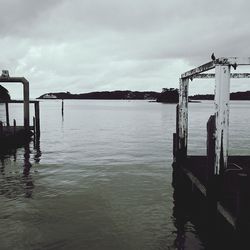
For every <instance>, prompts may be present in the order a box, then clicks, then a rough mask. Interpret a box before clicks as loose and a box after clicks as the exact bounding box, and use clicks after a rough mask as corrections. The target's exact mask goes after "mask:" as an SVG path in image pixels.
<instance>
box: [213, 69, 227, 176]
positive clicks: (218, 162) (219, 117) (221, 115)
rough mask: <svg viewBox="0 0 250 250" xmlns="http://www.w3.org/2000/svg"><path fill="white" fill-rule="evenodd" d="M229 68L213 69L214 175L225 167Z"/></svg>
mask: <svg viewBox="0 0 250 250" xmlns="http://www.w3.org/2000/svg"><path fill="white" fill-rule="evenodd" d="M229 99H230V66H229V65H216V67H215V166H214V174H215V175H219V174H221V173H222V172H223V171H224V169H225V168H226V167H227V160H228V132H229Z"/></svg>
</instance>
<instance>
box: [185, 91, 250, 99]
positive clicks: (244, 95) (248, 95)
mask: <svg viewBox="0 0 250 250" xmlns="http://www.w3.org/2000/svg"><path fill="white" fill-rule="evenodd" d="M189 99H190V100H214V95H193V96H190V97H189ZM230 100H250V91H244V92H243V91H242V92H234V93H231V94H230Z"/></svg>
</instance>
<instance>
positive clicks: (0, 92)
mask: <svg viewBox="0 0 250 250" xmlns="http://www.w3.org/2000/svg"><path fill="white" fill-rule="evenodd" d="M0 100H1V101H9V100H10V94H9V91H8V90H7V89H6V88H4V87H3V86H2V85H0Z"/></svg>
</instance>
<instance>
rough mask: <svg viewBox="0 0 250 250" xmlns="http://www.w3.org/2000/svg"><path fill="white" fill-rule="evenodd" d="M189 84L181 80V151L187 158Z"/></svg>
mask: <svg viewBox="0 0 250 250" xmlns="http://www.w3.org/2000/svg"><path fill="white" fill-rule="evenodd" d="M188 83H189V79H188V78H186V79H182V78H181V79H180V92H179V149H180V150H181V151H182V153H183V154H184V155H183V156H186V154H187V137H188Z"/></svg>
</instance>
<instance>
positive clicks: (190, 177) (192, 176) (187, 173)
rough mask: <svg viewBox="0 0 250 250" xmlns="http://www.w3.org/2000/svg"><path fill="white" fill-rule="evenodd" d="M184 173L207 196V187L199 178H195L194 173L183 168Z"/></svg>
mask: <svg viewBox="0 0 250 250" xmlns="http://www.w3.org/2000/svg"><path fill="white" fill-rule="evenodd" d="M183 171H184V173H185V174H186V175H187V176H188V178H189V179H190V180H191V181H192V183H193V184H194V185H195V186H196V187H197V189H198V190H200V192H201V193H202V194H203V195H204V196H206V195H207V191H206V188H205V186H204V185H203V184H202V183H201V182H200V181H199V179H198V178H197V177H195V176H194V175H193V174H192V172H190V171H188V170H187V169H185V168H183Z"/></svg>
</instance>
